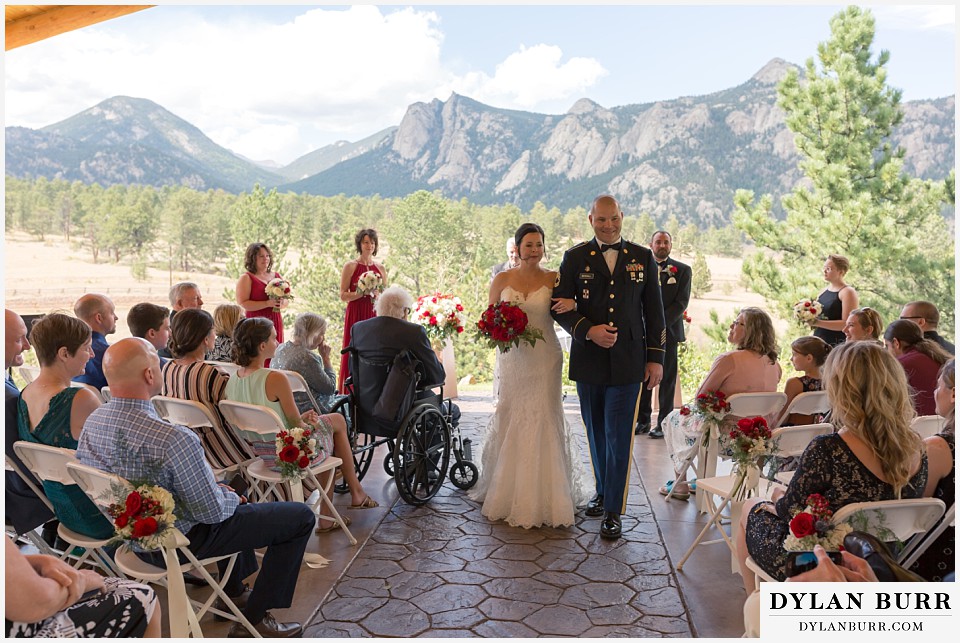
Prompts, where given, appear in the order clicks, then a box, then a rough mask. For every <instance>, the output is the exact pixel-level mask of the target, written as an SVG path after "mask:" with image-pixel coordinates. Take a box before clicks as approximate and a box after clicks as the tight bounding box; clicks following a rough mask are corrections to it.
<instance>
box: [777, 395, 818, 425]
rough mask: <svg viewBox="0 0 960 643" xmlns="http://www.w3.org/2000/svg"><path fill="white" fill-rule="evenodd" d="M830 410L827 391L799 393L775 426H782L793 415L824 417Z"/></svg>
mask: <svg viewBox="0 0 960 643" xmlns="http://www.w3.org/2000/svg"><path fill="white" fill-rule="evenodd" d="M829 410H830V400H829V399H828V398H827V392H826V391H807V392H806V393H799V394H798V395H797V396H796V397H794V398H793V399H792V400H790V404H788V405H787V408H785V409H784V410H783V413H781V414H780V418H779V419H778V420H777V423H776V424H775V425H774V426H777V427H779V426H782V425H783V423H784V422H786V421H787V418H788V417H790V414H791V413H797V414H800V415H823V414H825V413H826V412H827V411H829Z"/></svg>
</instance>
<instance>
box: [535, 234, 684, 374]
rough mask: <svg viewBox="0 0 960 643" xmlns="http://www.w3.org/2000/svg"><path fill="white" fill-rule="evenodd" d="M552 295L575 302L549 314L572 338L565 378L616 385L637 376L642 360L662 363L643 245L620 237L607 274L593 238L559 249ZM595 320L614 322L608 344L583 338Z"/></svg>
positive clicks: (661, 334) (659, 312)
mask: <svg viewBox="0 0 960 643" xmlns="http://www.w3.org/2000/svg"><path fill="white" fill-rule="evenodd" d="M553 296H554V297H564V298H571V299H574V300H576V302H577V307H576V309H575V310H572V311H570V312H567V313H563V314H556V313H554V314H553V316H554V319H556V320H557V322H558V323H559V324H560V325H561V326H562V327H563V328H564V329H565V330H566V331H567V332H568V333H570V335H571V336H572V337H573V339H574V340H575V341H574V342H573V344H572V345H571V347H570V379H572V380H575V381H577V382H584V383H586V384H610V385H615V386H616V385H622V384H630V383H636V382H642V381H643V377H644V372H645V369H646V363H647V362H655V363H657V364H662V363H663V358H664V345H665V344H666V333H667V331H666V328H665V324H664V316H663V303H662V301H661V298H660V286H659V285H658V283H657V263H656V261H655V260H654V258H653V253H652V252H651V251H650V250H649V249H648V248H644V247H642V246H638V245H637V244H635V243H631V242H629V241H624V242H623V247H622V249H621V250H620V253H619V254H618V256H617V264H616V266H615V267H614V270H613V274H611V273H610V270H609V269H608V268H607V263H606V261H605V260H604V258H603V254H602V253H601V252H600V247H599V245H598V244H597V240H596V239H592V240H590V241H587V242H584V243H581V244H580V245H578V246H574V247H573V248H571V249H570V250H567V251H566V252H565V253H564V255H563V260H562V262H561V263H560V274H559V275H558V276H557V283H556V286H555V287H554V289H553ZM681 312H682V311H681ZM597 324H605V325H611V326H615V327H616V328H617V342H616V344H614V345H613V347H612V348H609V349H607V348H601V347H599V346H597V345H595V344H594V343H593V342H592V341H589V340H588V339H587V331H588V330H590V327H591V326H594V325H597Z"/></svg>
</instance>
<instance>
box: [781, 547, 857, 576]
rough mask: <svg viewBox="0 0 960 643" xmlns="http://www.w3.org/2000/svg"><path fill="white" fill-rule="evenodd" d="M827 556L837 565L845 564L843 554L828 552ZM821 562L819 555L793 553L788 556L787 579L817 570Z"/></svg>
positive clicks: (809, 552)
mask: <svg viewBox="0 0 960 643" xmlns="http://www.w3.org/2000/svg"><path fill="white" fill-rule="evenodd" d="M827 556H829V557H830V560H832V561H833V563H834V564H835V565H840V564H842V563H843V554H841V553H840V552H838V551H828V552H827ZM818 564H819V561H818V559H817V555H816V554H815V553H813V552H812V551H792V552H790V554H789V555H788V556H787V564H786V567H785V568H784V572H785V573H786V576H787V578H793V577H794V576H796V575H797V574H802V573H803V572H808V571H810V570H811V569H815V568H816V567H817V565H818Z"/></svg>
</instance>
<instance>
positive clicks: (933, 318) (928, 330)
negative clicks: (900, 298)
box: [900, 301, 957, 355]
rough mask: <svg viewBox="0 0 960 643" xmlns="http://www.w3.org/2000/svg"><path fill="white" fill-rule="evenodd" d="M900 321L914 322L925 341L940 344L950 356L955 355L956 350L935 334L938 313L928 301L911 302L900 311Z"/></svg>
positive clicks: (938, 334) (938, 319)
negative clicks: (930, 340) (928, 340)
mask: <svg viewBox="0 0 960 643" xmlns="http://www.w3.org/2000/svg"><path fill="white" fill-rule="evenodd" d="M900 319H909V320H910V321H913V322H916V323H917V326H919V327H920V330H922V331H923V336H924V337H925V338H926V339H932V340H933V341H935V342H936V343H938V344H940V346H942V347H943V349H944V350H945V351H947V352H948V353H950V354H951V355H956V351H957V348H956V346H954V345H953V344H951V343H950V342H948V341H947V340H946V339H944V338H943V337H941V336H940V333H938V332H937V326H938V325H939V324H940V311H939V310H937V307H936V306H935V305H933V304H932V303H930V302H929V301H911V302H910V303H909V304H907V305H905V306H904V307H903V310H901V311H900Z"/></svg>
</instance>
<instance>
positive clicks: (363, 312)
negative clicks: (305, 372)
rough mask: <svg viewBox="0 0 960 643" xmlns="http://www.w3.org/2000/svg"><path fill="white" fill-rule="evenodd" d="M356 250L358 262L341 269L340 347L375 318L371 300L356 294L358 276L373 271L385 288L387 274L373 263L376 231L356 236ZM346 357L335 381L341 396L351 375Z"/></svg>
mask: <svg viewBox="0 0 960 643" xmlns="http://www.w3.org/2000/svg"><path fill="white" fill-rule="evenodd" d="M353 241H354V243H355V244H356V246H357V252H358V253H359V254H360V258H359V259H357V260H356V261H349V262H347V265H345V266H344V267H343V273H342V274H341V275H340V299H341V300H342V301H345V302H347V316H346V318H345V319H344V320H343V344H342V346H349V345H350V329H351V328H352V327H353V325H354V324H356V323H357V322H359V321H363V320H365V319H370V318H371V317H374V316H376V313H374V312H373V297H371V296H370V295H361V294H360V293H358V292H357V280H358V279H360V275H362V274H363V273H365V272H367V271H368V270H372V271H373V272H376V273H379V274H380V276H381V277H382V278H383V287H384V288H386V286H387V271H386V269H384V267H383V266H381V265H380V264H378V263H376V262H375V261H374V260H373V258H374V257H375V256H376V254H377V250H378V249H379V248H380V241H379V239H378V238H377V231H376V230H374V229H372V228H365V229H363V230H361V231H360V232H358V233H357V235H356V236H355V237H354V239H353ZM347 357H348V356H347V355H343V356H342V357H341V358H340V376H339V377H338V378H337V390H338V391H340V392H341V393H343V392H344V390H343V382H344V380H346V379H347V376H348V375H350V365H349V363H348V360H347Z"/></svg>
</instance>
